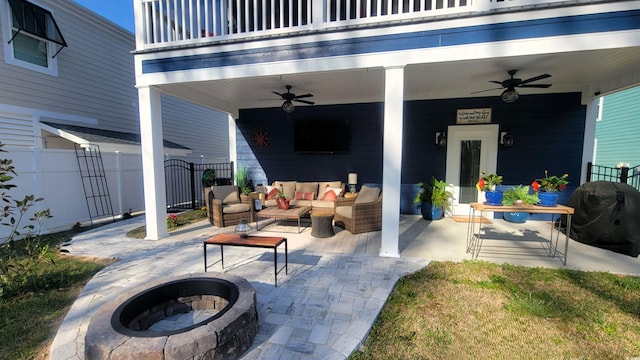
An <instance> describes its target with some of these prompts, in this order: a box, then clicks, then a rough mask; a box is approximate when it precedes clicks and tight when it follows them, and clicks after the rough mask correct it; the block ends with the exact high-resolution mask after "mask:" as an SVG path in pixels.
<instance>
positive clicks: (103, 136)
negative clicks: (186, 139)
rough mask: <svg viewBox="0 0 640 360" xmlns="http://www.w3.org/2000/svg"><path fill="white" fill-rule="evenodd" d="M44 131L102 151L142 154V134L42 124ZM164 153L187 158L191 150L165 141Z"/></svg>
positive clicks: (50, 123) (49, 123) (43, 122)
mask: <svg viewBox="0 0 640 360" xmlns="http://www.w3.org/2000/svg"><path fill="white" fill-rule="evenodd" d="M40 124H41V127H42V129H43V130H46V131H48V132H50V133H53V134H56V135H58V136H60V137H62V138H64V139H67V140H69V141H71V142H74V143H76V144H80V145H82V144H93V145H98V146H100V150H102V151H119V152H123V153H136V154H139V153H141V141H140V134H134V133H126V132H121V131H113V130H103V129H96V128H90V127H85V126H78V125H68V124H58V123H52V122H45V121H42V122H40ZM162 142H163V145H164V152H165V154H169V155H179V156H186V155H188V154H190V153H191V149H190V148H188V147H186V146H182V145H180V144H177V143H174V142H172V141H169V140H163V141H162Z"/></svg>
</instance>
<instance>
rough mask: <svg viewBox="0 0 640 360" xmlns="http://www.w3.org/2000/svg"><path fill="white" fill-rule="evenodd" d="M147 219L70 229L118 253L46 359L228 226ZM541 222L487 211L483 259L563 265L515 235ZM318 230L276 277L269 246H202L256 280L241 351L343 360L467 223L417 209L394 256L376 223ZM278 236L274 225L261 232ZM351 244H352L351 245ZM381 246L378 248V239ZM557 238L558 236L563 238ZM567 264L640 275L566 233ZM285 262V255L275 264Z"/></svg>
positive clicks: (192, 262) (293, 241) (304, 238)
mask: <svg viewBox="0 0 640 360" xmlns="http://www.w3.org/2000/svg"><path fill="white" fill-rule="evenodd" d="M142 225H144V218H143V217H136V218H133V219H130V220H126V221H120V222H117V223H114V224H110V225H106V226H103V227H100V228H97V229H95V230H93V231H89V232H86V233H82V234H79V235H78V236H76V237H74V238H73V240H72V241H71V243H70V245H68V246H65V247H64V250H65V251H67V252H68V253H69V254H72V255H79V256H95V257H105V258H117V259H118V261H117V262H115V263H114V264H112V265H110V266H108V267H107V268H105V269H103V270H102V271H101V272H99V273H98V274H96V276H94V278H93V279H92V280H91V281H89V283H88V284H87V285H86V287H85V288H84V290H83V291H82V293H81V294H80V296H79V297H78V299H77V300H76V301H75V303H74V304H73V306H72V307H71V309H70V311H69V313H68V314H67V316H66V318H65V320H64V321H63V323H62V324H61V326H60V328H59V330H58V333H57V335H56V337H55V340H54V342H53V344H52V347H51V359H54V360H62V359H84V335H85V333H86V330H87V327H88V326H89V323H90V321H91V316H92V314H94V313H95V312H96V311H97V310H98V309H99V308H100V307H101V306H102V305H104V304H106V303H107V302H109V301H110V300H112V299H114V298H115V297H116V296H117V295H118V294H120V293H121V292H122V291H124V290H125V289H130V288H133V287H136V286H139V285H141V284H144V283H146V282H149V281H151V280H154V279H158V278H163V277H168V276H174V275H182V274H187V273H198V272H202V271H203V270H204V265H203V251H202V242H203V241H204V240H206V239H207V238H209V237H211V236H213V235H215V234H217V233H225V232H227V233H228V232H232V231H233V228H232V227H231V228H222V229H221V228H217V227H214V226H211V225H210V224H209V223H207V222H206V221H203V222H199V223H196V224H193V225H191V226H189V227H187V228H185V229H181V230H179V231H177V232H173V233H172V234H171V236H169V237H167V238H165V239H162V240H160V241H146V240H139V239H131V238H127V237H126V236H125V234H126V233H127V232H128V231H129V230H131V229H134V228H136V227H138V226H142ZM548 228H549V225H548V224H546V223H545V222H542V221H540V222H534V221H528V222H527V226H526V230H523V227H522V225H521V224H511V223H507V222H505V221H502V220H492V224H490V225H487V228H486V230H489V231H492V232H495V233H498V232H499V233H504V234H508V235H509V236H507V237H503V238H499V239H498V240H497V241H494V242H490V241H486V242H485V244H483V247H482V249H481V251H480V254H479V257H478V259H479V260H486V261H493V262H498V263H504V262H508V263H513V264H518V265H525V266H542V267H565V266H564V265H563V264H562V261H560V260H559V259H558V258H549V257H547V256H546V253H545V252H544V251H541V248H540V245H539V243H535V242H534V243H531V242H522V241H514V239H515V240H520V239H519V237H521V236H523V235H526V236H527V237H531V235H532V234H533V235H535V236H543V235H546V234H547V233H548ZM335 229H336V235H335V236H334V237H332V238H327V239H314V238H312V237H311V235H310V229H307V230H305V231H303V232H302V233H301V234H291V233H287V234H286V235H285V234H278V235H280V236H286V237H287V239H288V244H289V273H288V275H285V274H284V272H282V273H280V274H279V275H278V287H275V286H274V285H273V283H274V273H273V271H274V270H273V253H272V252H271V251H268V250H265V249H252V248H244V247H242V248H240V247H225V269H224V270H222V269H221V268H220V263H219V262H217V263H216V261H218V260H219V258H220V250H219V248H218V247H214V246H210V247H208V250H207V252H208V258H209V264H210V267H209V269H208V271H224V272H228V273H231V274H234V275H238V276H242V277H244V278H246V279H247V280H248V281H249V282H250V283H251V284H252V285H253V286H254V288H255V289H256V293H257V304H258V305H257V306H258V319H259V322H260V325H259V329H258V334H257V336H256V338H255V340H254V342H253V346H252V348H251V349H250V350H249V351H247V352H246V353H245V354H244V355H243V359H310V358H315V359H345V358H347V357H348V356H349V355H350V354H351V353H352V352H353V351H354V350H356V349H357V348H358V347H359V346H360V345H361V344H362V343H363V342H364V340H365V339H366V337H367V335H368V333H369V331H370V329H371V326H372V325H373V323H374V322H375V320H376V318H377V317H378V315H379V313H380V311H381V309H382V306H383V305H384V303H385V302H386V300H387V297H388V295H389V294H390V292H391V291H392V289H393V287H394V285H395V284H396V282H397V281H398V279H399V278H400V277H402V276H403V275H406V274H409V273H413V272H415V271H417V270H419V269H421V268H423V267H425V266H427V265H428V264H429V261H430V260H452V261H462V260H465V259H471V256H470V255H469V254H467V253H466V237H467V224H466V223H456V222H454V221H453V220H451V219H448V218H447V219H443V220H440V221H433V222H429V221H424V220H422V219H421V218H420V217H418V216H403V217H401V220H400V230H401V236H400V239H399V246H400V253H401V257H400V258H383V257H378V256H376V255H377V252H378V249H379V246H380V232H374V233H367V234H360V235H351V234H350V233H349V232H346V231H341V230H340V229H339V228H335ZM261 235H274V233H261ZM354 244H357V245H354ZM376 246H377V247H376ZM562 246H563V243H562ZM569 248H570V250H569V257H568V262H567V265H566V267H567V268H575V269H580V270H598V271H609V272H614V273H631V274H640V260H639V259H638V258H631V257H628V256H625V255H620V254H616V253H613V252H610V251H606V250H602V249H597V248H594V247H591V246H587V245H583V244H580V243H577V242H575V241H572V240H571V241H570V244H569ZM283 262H284V256H281V258H280V259H279V263H283Z"/></svg>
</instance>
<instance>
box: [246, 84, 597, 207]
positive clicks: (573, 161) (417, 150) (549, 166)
mask: <svg viewBox="0 0 640 360" xmlns="http://www.w3.org/2000/svg"><path fill="white" fill-rule="evenodd" d="M470 108H492V123H494V124H499V126H500V131H505V130H508V131H509V132H510V133H511V134H513V137H514V145H513V147H510V148H504V147H502V146H500V147H499V149H498V168H497V171H498V173H499V174H500V175H502V176H503V177H504V184H505V185H517V184H524V185H528V184H530V183H531V182H532V181H533V180H534V179H535V178H540V177H542V176H543V175H544V171H545V169H546V170H549V172H550V173H551V174H555V175H562V174H563V173H568V174H569V180H570V181H571V184H570V188H569V189H568V190H569V191H567V192H566V195H567V196H568V194H570V193H571V190H573V189H575V188H576V187H577V186H578V185H579V184H578V181H579V177H580V171H581V169H580V166H581V162H582V144H583V139H584V121H585V114H586V106H583V105H581V104H580V94H579V93H572V94H547V95H528V96H521V97H520V99H519V100H518V101H517V102H515V103H511V104H507V103H504V102H502V101H501V100H500V98H499V97H498V96H492V97H485V98H469V99H447V100H429V101H427V100H424V101H409V102H406V103H405V119H404V147H403V162H402V184H403V188H402V195H401V212H402V213H411V214H417V213H418V210H417V208H416V206H415V205H414V204H413V202H412V201H413V197H414V196H415V192H416V191H417V189H416V187H415V183H417V182H418V181H428V180H429V179H430V178H431V176H435V177H437V178H441V179H444V177H445V165H446V164H445V163H446V149H445V148H440V147H437V146H436V145H435V133H436V132H437V131H446V129H447V126H449V125H455V122H456V111H457V110H458V109H470ZM382 111H383V104H381V103H370V104H355V105H331V106H298V107H297V108H296V110H295V111H294V112H293V113H291V114H286V113H284V112H283V111H282V109H280V108H269V109H247V110H241V111H240V118H239V119H238V121H237V124H238V132H239V135H240V136H238V149H237V150H238V164H239V165H240V166H247V167H248V169H249V172H250V173H251V172H252V167H253V168H255V167H261V169H262V170H263V171H264V174H265V175H266V179H254V180H255V181H254V182H261V181H264V182H269V183H270V182H273V181H274V180H300V181H305V180H306V181H309V180H342V181H346V178H347V174H348V173H349V172H356V173H358V182H359V183H360V184H363V183H367V184H380V183H381V182H382V116H383V115H382ZM296 118H299V119H304V118H314V119H321V118H340V119H346V120H349V121H350V126H351V146H350V150H349V152H348V153H346V154H303V153H295V152H294V151H293V121H294V119H296ZM256 129H264V130H266V131H268V132H269V134H270V135H271V137H272V143H271V145H270V146H268V147H267V148H265V149H263V150H262V151H259V150H258V148H256V147H255V146H253V145H251V144H250V141H249V144H248V143H247V140H245V139H250V137H251V133H252V131H254V130H256ZM335 131H341V129H335ZM256 173H257V172H256ZM563 195H564V194H563Z"/></svg>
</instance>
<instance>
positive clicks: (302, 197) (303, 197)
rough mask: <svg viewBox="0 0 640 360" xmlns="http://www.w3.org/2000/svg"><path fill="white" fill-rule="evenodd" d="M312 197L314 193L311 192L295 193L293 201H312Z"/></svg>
mask: <svg viewBox="0 0 640 360" xmlns="http://www.w3.org/2000/svg"><path fill="white" fill-rule="evenodd" d="M314 195H315V193H312V192H303V191H296V194H295V197H294V199H296V200H313V196H314Z"/></svg>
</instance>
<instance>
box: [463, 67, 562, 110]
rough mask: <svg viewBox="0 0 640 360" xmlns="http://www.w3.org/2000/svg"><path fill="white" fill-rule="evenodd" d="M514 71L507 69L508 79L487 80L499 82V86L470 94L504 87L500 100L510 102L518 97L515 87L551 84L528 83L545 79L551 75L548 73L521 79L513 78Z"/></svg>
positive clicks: (543, 86) (536, 86) (548, 85)
mask: <svg viewBox="0 0 640 360" xmlns="http://www.w3.org/2000/svg"><path fill="white" fill-rule="evenodd" d="M516 72H518V70H509V71H508V73H509V76H510V78H509V79H506V80H503V81H497V80H491V81H489V82H492V83H494V84H499V85H500V86H501V87H499V88H494V89H487V90H481V91H476V92H473V93H472V94H477V93H481V92H484V91H491V90H498V89H505V90H504V91H503V92H502V95H501V97H502V101H504V102H508V103H512V102H514V101H516V100H518V98H519V97H520V94H518V92H517V91H516V89H515V88H517V87H523V88H526V87H528V88H539V89H546V88H548V87H550V86H551V84H530V83H532V82H534V81H538V80H542V79H546V78H549V77H551V75H549V74H542V75H538V76H534V77H532V78H530V79H526V80H522V79H518V78H514V76H515V74H516Z"/></svg>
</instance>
